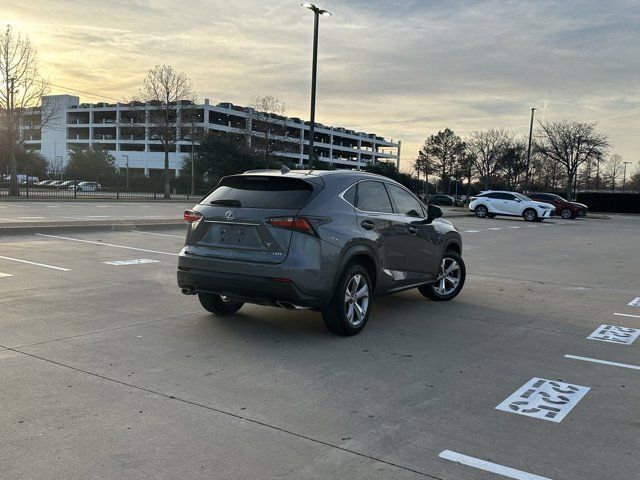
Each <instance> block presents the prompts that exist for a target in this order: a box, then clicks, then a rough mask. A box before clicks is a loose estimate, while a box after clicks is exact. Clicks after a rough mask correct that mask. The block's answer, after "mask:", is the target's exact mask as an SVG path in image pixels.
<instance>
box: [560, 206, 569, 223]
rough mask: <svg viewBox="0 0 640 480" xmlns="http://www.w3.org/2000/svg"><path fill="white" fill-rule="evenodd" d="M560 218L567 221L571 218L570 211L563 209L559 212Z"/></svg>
mask: <svg viewBox="0 0 640 480" xmlns="http://www.w3.org/2000/svg"><path fill="white" fill-rule="evenodd" d="M560 216H562V218H564V219H565V220H568V219H570V218H571V210H569V209H568V208H565V209H564V210H562V212H560Z"/></svg>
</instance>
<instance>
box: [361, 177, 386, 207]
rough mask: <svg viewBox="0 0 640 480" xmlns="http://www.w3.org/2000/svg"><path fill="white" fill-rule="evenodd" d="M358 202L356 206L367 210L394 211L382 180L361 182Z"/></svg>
mask: <svg viewBox="0 0 640 480" xmlns="http://www.w3.org/2000/svg"><path fill="white" fill-rule="evenodd" d="M357 202H358V203H357V205H356V206H357V207H358V208H359V209H360V210H363V211H365V212H384V213H393V209H392V208H391V202H390V201H389V196H388V195H387V191H386V189H385V188H384V185H383V184H382V183H380V182H370V181H368V182H360V183H359V184H358V200H357Z"/></svg>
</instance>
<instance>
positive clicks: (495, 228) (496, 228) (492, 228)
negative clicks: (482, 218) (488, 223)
mask: <svg viewBox="0 0 640 480" xmlns="http://www.w3.org/2000/svg"><path fill="white" fill-rule="evenodd" d="M489 230H502V227H491V228H490V229H489Z"/></svg>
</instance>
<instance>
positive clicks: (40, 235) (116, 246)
mask: <svg viewBox="0 0 640 480" xmlns="http://www.w3.org/2000/svg"><path fill="white" fill-rule="evenodd" d="M36 235H38V236H39V237H48V238H57V239H59V240H68V241H70V242H81V243H90V244H92V245H102V246H104V247H113V248H126V249H128V250H137V251H139V252H147V253H158V254H160V255H172V256H174V257H177V256H178V254H177V253H169V252H160V251H158V250H147V249H146V248H138V247H129V246H127V245H116V244H113V243H105V242H94V241H91V240H82V239H80V238H71V237H60V236H58V235H47V234H44V233H36ZM0 258H1V257H0Z"/></svg>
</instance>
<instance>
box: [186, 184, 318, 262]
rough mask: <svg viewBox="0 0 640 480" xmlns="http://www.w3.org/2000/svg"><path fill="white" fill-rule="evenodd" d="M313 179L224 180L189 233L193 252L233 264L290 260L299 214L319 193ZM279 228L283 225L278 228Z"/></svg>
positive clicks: (201, 206) (203, 203)
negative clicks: (290, 225)
mask: <svg viewBox="0 0 640 480" xmlns="http://www.w3.org/2000/svg"><path fill="white" fill-rule="evenodd" d="M318 182H320V183H321V182H322V180H320V179H319V178H318V177H313V176H311V177H310V178H309V180H306V179H305V180H303V179H300V178H295V177H284V176H274V175H259V174H255V175H235V176H230V177H225V178H223V179H222V180H221V182H220V184H219V185H218V187H217V188H216V189H215V190H214V191H213V192H211V193H210V194H209V195H208V196H207V197H206V198H205V199H203V200H202V201H201V202H200V204H199V205H198V206H197V207H196V211H197V212H199V213H200V214H202V216H203V217H202V219H201V220H200V221H198V222H195V223H192V226H191V228H190V229H189V233H188V234H187V242H186V245H187V246H189V247H190V248H189V253H190V254H194V255H198V256H206V257H215V258H220V259H228V260H242V261H253V262H262V263H281V262H283V261H284V260H285V259H286V258H287V254H288V252H289V244H290V242H291V237H292V234H293V229H292V228H283V225H286V224H287V220H288V221H291V220H295V217H296V214H297V213H298V211H299V210H300V209H301V208H302V207H303V206H304V205H305V204H306V203H307V202H308V201H309V199H310V198H311V197H312V195H313V194H314V191H315V190H317V189H319V188H320V185H319V184H318ZM273 224H275V225H279V226H274V225H273Z"/></svg>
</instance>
